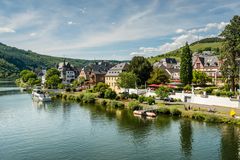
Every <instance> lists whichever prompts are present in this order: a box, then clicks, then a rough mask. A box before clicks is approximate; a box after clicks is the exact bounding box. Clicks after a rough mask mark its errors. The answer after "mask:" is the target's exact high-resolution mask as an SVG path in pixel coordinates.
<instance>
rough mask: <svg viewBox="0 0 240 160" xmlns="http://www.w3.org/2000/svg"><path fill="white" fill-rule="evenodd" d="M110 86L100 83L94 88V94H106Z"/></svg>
mask: <svg viewBox="0 0 240 160" xmlns="http://www.w3.org/2000/svg"><path fill="white" fill-rule="evenodd" d="M108 88H109V86H108V85H107V84H105V83H103V82H99V83H98V84H97V85H96V86H94V88H93V92H100V91H102V92H105V90H106V89H108Z"/></svg>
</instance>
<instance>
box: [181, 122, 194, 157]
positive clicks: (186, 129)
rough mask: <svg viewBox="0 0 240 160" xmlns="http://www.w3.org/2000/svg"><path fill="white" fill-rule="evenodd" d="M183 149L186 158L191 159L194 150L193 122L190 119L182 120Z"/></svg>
mask: <svg viewBox="0 0 240 160" xmlns="http://www.w3.org/2000/svg"><path fill="white" fill-rule="evenodd" d="M179 131H180V140H181V149H182V151H183V153H184V155H185V156H186V158H188V159H191V151H192V124H191V120H189V119H182V120H180V128H179Z"/></svg>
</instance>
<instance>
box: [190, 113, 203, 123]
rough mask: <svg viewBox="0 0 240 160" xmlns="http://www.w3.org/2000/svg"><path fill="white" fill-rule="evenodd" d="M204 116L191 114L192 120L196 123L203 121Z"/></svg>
mask: <svg viewBox="0 0 240 160" xmlns="http://www.w3.org/2000/svg"><path fill="white" fill-rule="evenodd" d="M205 116H206V115H205V114H203V113H193V115H192V118H193V119H195V120H198V121H204V120H205Z"/></svg>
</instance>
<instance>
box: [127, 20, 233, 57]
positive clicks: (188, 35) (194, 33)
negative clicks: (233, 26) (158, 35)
mask: <svg viewBox="0 0 240 160" xmlns="http://www.w3.org/2000/svg"><path fill="white" fill-rule="evenodd" d="M228 24H229V23H226V22H220V23H208V24H207V25H205V27H201V28H193V29H189V30H185V29H181V28H179V29H177V30H176V31H175V32H176V33H177V34H180V35H179V36H177V37H173V38H172V40H173V41H172V42H168V43H165V44H163V45H161V46H159V47H140V48H139V49H138V51H135V52H132V53H130V55H131V56H132V55H147V54H153V53H157V54H163V53H166V52H169V51H173V50H175V49H178V48H180V47H182V46H184V45H185V43H186V42H188V43H189V44H191V43H193V42H196V41H198V40H201V39H203V38H207V37H216V36H217V35H215V34H211V35H205V36H201V35H199V34H200V33H205V34H206V33H207V32H208V31H210V30H212V29H215V30H219V31H221V30H223V29H224V28H225V27H226V25H228Z"/></svg>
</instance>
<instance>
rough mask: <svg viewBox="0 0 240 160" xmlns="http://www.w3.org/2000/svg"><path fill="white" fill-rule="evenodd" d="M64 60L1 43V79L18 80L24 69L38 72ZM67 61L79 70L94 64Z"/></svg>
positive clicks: (77, 60) (68, 59)
mask: <svg viewBox="0 0 240 160" xmlns="http://www.w3.org/2000/svg"><path fill="white" fill-rule="evenodd" d="M63 59H64V58H62V57H52V56H46V55H41V54H37V53H34V52H32V51H25V50H22V49H18V48H15V47H10V46H7V45H5V44H2V43H0V79H13V78H16V77H17V76H18V74H19V72H20V71H21V70H23V69H30V70H34V71H38V70H40V69H41V68H42V67H46V68H51V67H54V66H56V65H57V64H58V63H59V62H62V61H63ZM66 61H68V62H70V63H71V64H73V65H74V66H75V67H77V68H81V67H83V66H85V65H87V64H89V63H91V62H93V61H90V60H83V59H71V58H66ZM112 62H114V61H112Z"/></svg>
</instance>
